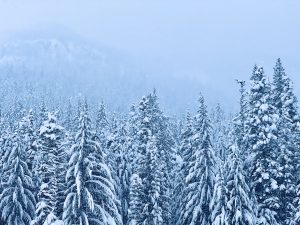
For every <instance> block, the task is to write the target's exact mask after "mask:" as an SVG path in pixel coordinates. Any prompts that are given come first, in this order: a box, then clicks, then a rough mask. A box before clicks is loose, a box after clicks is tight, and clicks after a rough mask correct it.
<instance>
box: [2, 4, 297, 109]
mask: <svg viewBox="0 0 300 225" xmlns="http://www.w3.org/2000/svg"><path fill="white" fill-rule="evenodd" d="M299 12H300V2H299V1H297V0H264V1H261V0H260V1H259V0H247V1H246V0H245V1H231V0H228V1H224V0H223V1H221V0H220V1H216V0H209V1H208V0H184V1H183V0H151V1H150V0H86V1H83V0H82V1H79V0H77V1H76V0H75V1H74V0H72V1H71V0H63V1H59V0H43V1H40V0H27V1H22V0H5V1H3V0H2V1H1V2H0V40H1V42H10V41H12V40H17V39H37V38H57V39H63V40H76V41H77V40H80V43H89V44H90V45H91V46H97V47H98V46H99V47H101V48H105V49H109V51H110V52H114V55H121V56H122V57H123V58H126V59H129V61H130V65H135V66H136V67H138V68H140V69H139V70H140V71H143V72H141V73H143V74H147V76H149V77H150V78H151V76H153V77H160V79H157V80H159V82H160V83H155V82H154V83H153V84H151V85H152V86H155V87H157V88H158V92H159V93H160V92H162V97H161V98H162V102H163V104H165V105H170V104H168V101H169V100H168V98H169V97H170V96H171V95H172V93H175V92H176V93H177V95H178V96H180V95H182V96H184V97H182V98H180V99H179V100H178V101H179V102H177V100H176V99H173V101H170V102H172V104H174V102H176V104H178V105H180V106H182V107H179V110H183V109H184V108H185V107H190V106H192V105H193V104H195V101H196V99H197V93H198V92H199V91H203V92H204V94H205V96H206V97H207V98H208V101H209V104H210V105H214V104H216V103H217V102H221V101H222V104H223V105H224V107H225V108H226V109H228V110H229V111H232V110H233V109H234V108H235V107H236V104H235V103H236V102H237V101H238V91H237V85H236V84H235V82H234V79H236V78H238V79H245V80H248V79H249V77H250V75H251V71H252V67H253V65H254V64H258V65H259V66H263V67H264V68H265V71H266V73H267V74H269V75H271V74H272V68H273V66H274V64H275V60H276V59H277V58H278V57H280V58H282V61H283V63H284V66H285V67H286V71H287V73H288V74H289V76H290V77H291V78H292V80H293V81H294V86H295V91H296V93H297V95H298V96H299V97H300V63H299V52H300V44H299V40H300V29H299V26H300V25H299V22H300V13H299ZM169 80H172V87H168V90H172V91H173V92H172V93H169V94H167V93H164V92H163V91H160V89H163V88H164V87H165V86H166V85H168V83H169ZM177 80H178V82H177V83H176V82H175V81H177ZM186 80H188V81H189V82H188V83H186V84H185V83H184V82H185V81H186ZM174 83H176V84H175V85H173V84H174ZM190 83H194V84H195V86H196V87H193V88H191V89H190V88H189V85H190ZM197 85H199V88H198V86H197ZM187 93H189V94H187ZM192 96H194V98H193V97H192Z"/></svg>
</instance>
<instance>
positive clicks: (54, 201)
mask: <svg viewBox="0 0 300 225" xmlns="http://www.w3.org/2000/svg"><path fill="white" fill-rule="evenodd" d="M63 133H64V131H63V128H62V127H61V126H59V125H58V124H57V121H56V117H55V115H54V114H53V113H48V119H47V120H46V121H45V122H44V123H43V126H41V128H40V130H39V138H38V151H39V154H38V156H37V159H36V160H37V161H38V162H39V163H38V167H37V171H38V177H39V183H40V190H39V192H38V203H37V206H36V213H37V217H36V219H35V220H34V221H33V224H34V225H35V224H37V225H39V224H44V223H45V221H46V222H47V223H46V224H51V222H53V221H54V220H56V218H60V217H61V215H62V211H63V201H64V197H65V195H64V192H65V181H64V177H65V171H66V160H67V158H66V152H65V149H64V148H63V144H62V143H63V138H64V136H63Z"/></svg>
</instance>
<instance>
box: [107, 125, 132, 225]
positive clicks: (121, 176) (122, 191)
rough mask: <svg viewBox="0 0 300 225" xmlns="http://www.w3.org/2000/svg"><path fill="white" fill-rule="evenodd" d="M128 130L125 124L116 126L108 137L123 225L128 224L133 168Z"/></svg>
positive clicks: (109, 155) (109, 157)
mask: <svg viewBox="0 0 300 225" xmlns="http://www.w3.org/2000/svg"><path fill="white" fill-rule="evenodd" d="M127 139H128V138H127V130H126V127H125V123H123V122H120V123H119V124H118V125H116V126H115V130H114V132H113V133H112V134H111V135H109V137H108V143H107V147H108V156H107V158H108V162H109V165H110V168H111V170H112V177H113V180H114V186H115V190H116V193H117V197H118V199H119V200H120V202H121V209H120V211H121V215H122V221H123V224H127V223H128V207H129V183H130V177H131V168H130V163H129V159H128V153H127Z"/></svg>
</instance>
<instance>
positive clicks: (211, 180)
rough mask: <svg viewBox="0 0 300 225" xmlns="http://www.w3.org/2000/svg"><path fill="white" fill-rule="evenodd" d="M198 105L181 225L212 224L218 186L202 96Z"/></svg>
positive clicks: (209, 127) (208, 122)
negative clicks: (213, 199)
mask: <svg viewBox="0 0 300 225" xmlns="http://www.w3.org/2000/svg"><path fill="white" fill-rule="evenodd" d="M199 104H200V106H199V109H198V112H197V115H196V117H195V122H194V128H193V137H192V153H191V157H190V162H188V171H189V172H188V174H187V176H186V177H185V182H186V184H185V188H184V190H183V196H182V197H183V198H182V203H181V212H180V218H179V221H178V224H181V225H196V224H197V225H206V224H210V223H211V215H212V212H211V208H210V204H211V201H212V197H213V189H214V184H215V173H216V158H215V153H214V150H213V149H212V145H211V140H210V134H211V133H210V132H211V125H210V120H209V118H208V113H207V108H206V105H205V103H204V98H203V97H202V96H200V98H199Z"/></svg>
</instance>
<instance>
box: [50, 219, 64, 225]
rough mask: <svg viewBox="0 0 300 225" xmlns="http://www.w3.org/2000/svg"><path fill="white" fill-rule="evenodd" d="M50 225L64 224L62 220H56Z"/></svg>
mask: <svg viewBox="0 0 300 225" xmlns="http://www.w3.org/2000/svg"><path fill="white" fill-rule="evenodd" d="M50 225H64V222H63V221H62V220H56V221H54V222H53V223H51V224H50Z"/></svg>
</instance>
